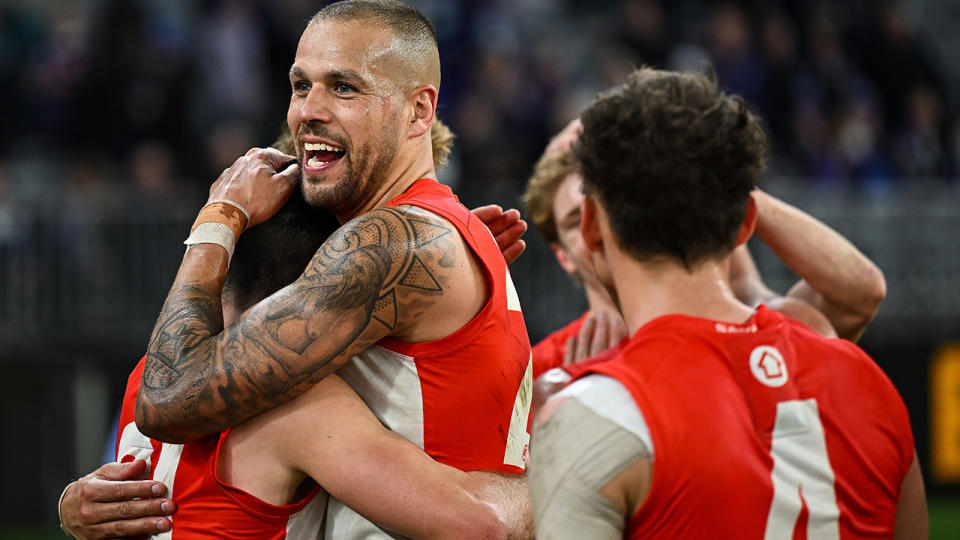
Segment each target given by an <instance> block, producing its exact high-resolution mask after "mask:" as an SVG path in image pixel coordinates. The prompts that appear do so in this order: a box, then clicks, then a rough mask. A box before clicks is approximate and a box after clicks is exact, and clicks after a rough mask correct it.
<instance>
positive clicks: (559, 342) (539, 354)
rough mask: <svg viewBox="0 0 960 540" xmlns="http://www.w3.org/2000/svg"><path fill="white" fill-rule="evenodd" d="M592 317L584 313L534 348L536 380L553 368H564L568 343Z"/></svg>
mask: <svg viewBox="0 0 960 540" xmlns="http://www.w3.org/2000/svg"><path fill="white" fill-rule="evenodd" d="M589 315H590V311H584V312H583V315H580V317H578V318H577V319H574V320H573V321H570V323H568V324H567V325H566V326H564V327H563V328H561V329H559V330H556V331H554V332H552V333H551V334H550V335H548V336H547V337H545V338H543V339H542V340H541V341H540V342H539V343H537V344H536V345H534V346H533V378H534V379H536V378H537V377H539V376H540V375H542V374H543V373H544V372H547V371H550V370H551V369H553V368H558V367H563V357H564V354H565V353H566V349H567V341H569V340H570V338H572V337H574V336H576V335H577V333H578V332H580V327H581V326H583V321H585V320H586V319H587V316H589Z"/></svg>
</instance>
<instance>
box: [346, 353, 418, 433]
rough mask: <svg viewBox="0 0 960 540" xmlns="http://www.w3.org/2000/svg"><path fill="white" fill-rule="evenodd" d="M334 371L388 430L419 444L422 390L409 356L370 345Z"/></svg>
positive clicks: (413, 363) (414, 364)
mask: <svg viewBox="0 0 960 540" xmlns="http://www.w3.org/2000/svg"><path fill="white" fill-rule="evenodd" d="M337 375H339V376H340V378H342V379H343V380H344V381H346V382H347V384H349V385H350V386H351V387H352V388H353V390H354V391H355V392H356V393H357V394H359V395H360V398H361V399H363V401H364V403H366V404H367V407H370V410H371V411H373V414H375V415H376V416H377V418H378V419H379V420H380V422H381V423H383V425H385V426H387V428H388V429H390V431H393V432H394V433H397V434H399V435H401V436H403V437H404V438H406V439H407V440H409V441H410V442H412V443H413V444H415V445H417V446H419V447H420V448H423V392H422V391H421V388H420V376H419V375H418V374H417V365H416V363H415V362H414V360H413V358H411V357H409V356H406V355H403V354H400V353H397V352H394V351H391V350H389V349H385V348H383V347H380V346H379V345H373V346H371V347H368V348H367V350H365V351H363V352H362V353H360V354H358V355H356V356H354V357H353V358H351V359H350V360H349V361H348V362H347V363H346V364H344V365H343V367H341V368H340V369H339V370H338V371H337Z"/></svg>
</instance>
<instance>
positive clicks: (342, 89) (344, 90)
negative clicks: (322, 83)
mask: <svg viewBox="0 0 960 540" xmlns="http://www.w3.org/2000/svg"><path fill="white" fill-rule="evenodd" d="M355 90H356V89H355V88H354V87H352V86H350V85H349V84H347V83H344V82H338V83H336V84H334V85H333V91H334V92H336V93H338V94H349V93H351V92H353V91H355Z"/></svg>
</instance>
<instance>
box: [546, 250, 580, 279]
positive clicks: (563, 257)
mask: <svg viewBox="0 0 960 540" xmlns="http://www.w3.org/2000/svg"><path fill="white" fill-rule="evenodd" d="M550 251H552V252H553V255H554V256H555V257H556V258H557V262H558V263H560V267H561V268H563V271H564V272H566V273H568V274H576V273H577V265H575V264H573V261H572V260H570V255H569V254H568V253H567V250H566V248H564V247H563V246H562V245H560V244H559V243H558V242H551V243H550Z"/></svg>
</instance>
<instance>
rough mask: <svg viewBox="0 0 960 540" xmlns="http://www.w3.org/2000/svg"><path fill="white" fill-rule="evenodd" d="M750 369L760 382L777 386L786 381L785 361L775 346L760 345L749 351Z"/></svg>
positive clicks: (773, 386) (772, 386)
mask: <svg viewBox="0 0 960 540" xmlns="http://www.w3.org/2000/svg"><path fill="white" fill-rule="evenodd" d="M750 371H751V372H753V376H754V377H756V378H757V380H758V381H760V382H761V383H763V384H765V385H767V386H769V387H771V388H778V387H781V386H783V385H784V384H786V383H787V379H788V378H789V377H788V375H787V363H786V362H784V361H783V355H782V354H780V351H778V350H777V348H776V347H771V346H769V345H761V346H760V347H757V348H756V349H754V350H753V351H752V352H751V353H750Z"/></svg>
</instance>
